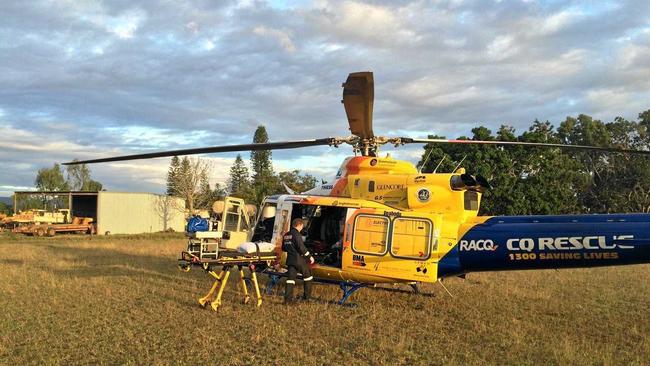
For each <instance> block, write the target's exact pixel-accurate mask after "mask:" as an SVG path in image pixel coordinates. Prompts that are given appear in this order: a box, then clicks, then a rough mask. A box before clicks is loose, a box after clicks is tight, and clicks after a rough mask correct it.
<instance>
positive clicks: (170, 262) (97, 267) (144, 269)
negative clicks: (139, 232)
mask: <svg viewBox="0 0 650 366" xmlns="http://www.w3.org/2000/svg"><path fill="white" fill-rule="evenodd" d="M44 248H46V249H47V250H48V251H49V252H51V253H52V254H51V255H48V257H49V258H53V259H55V260H65V258H71V257H72V258H74V260H79V261H83V262H84V265H83V266H79V267H74V268H70V269H57V268H52V271H53V273H55V274H58V275H63V276H68V277H77V278H88V277H105V276H134V275H137V276H141V277H142V276H144V277H150V278H154V279H164V280H170V279H174V280H178V279H180V277H179V276H177V275H175V273H174V271H177V266H176V258H172V257H168V258H167V257H159V256H155V255H151V256H149V255H141V254H129V253H124V252H122V251H119V250H113V249H105V248H84V247H67V246H57V245H46V246H44ZM38 265H40V266H42V265H47V260H46V261H42V262H39V264H38ZM178 274H180V272H179V273H178Z"/></svg>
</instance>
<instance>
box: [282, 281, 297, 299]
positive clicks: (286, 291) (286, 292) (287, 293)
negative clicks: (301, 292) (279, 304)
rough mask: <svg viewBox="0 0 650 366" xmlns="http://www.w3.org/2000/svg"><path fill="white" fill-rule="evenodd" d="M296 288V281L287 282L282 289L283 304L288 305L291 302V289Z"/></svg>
mask: <svg viewBox="0 0 650 366" xmlns="http://www.w3.org/2000/svg"><path fill="white" fill-rule="evenodd" d="M294 286H296V281H294V280H287V283H286V286H285V288H284V303H285V304H290V303H292V302H293V288H294Z"/></svg>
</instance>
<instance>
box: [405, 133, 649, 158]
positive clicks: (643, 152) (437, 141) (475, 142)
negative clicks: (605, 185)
mask: <svg viewBox="0 0 650 366" xmlns="http://www.w3.org/2000/svg"><path fill="white" fill-rule="evenodd" d="M401 141H402V142H403V143H405V144H413V143H416V144H417V143H421V144H428V143H433V144H470V145H500V146H536V147H557V148H560V149H573V150H594V151H605V152H614V153H624V154H640V155H650V151H649V150H632V149H621V148H617V147H603V146H588V145H566V144H547V143H543V142H522V141H485V140H446V139H417V138H415V139H414V138H410V137H402V138H401Z"/></svg>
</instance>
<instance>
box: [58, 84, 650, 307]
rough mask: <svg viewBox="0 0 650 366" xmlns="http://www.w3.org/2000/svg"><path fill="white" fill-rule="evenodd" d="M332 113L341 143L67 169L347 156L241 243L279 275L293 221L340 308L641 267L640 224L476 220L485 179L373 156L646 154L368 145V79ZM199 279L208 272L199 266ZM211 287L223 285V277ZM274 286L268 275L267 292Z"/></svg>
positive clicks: (266, 205)
mask: <svg viewBox="0 0 650 366" xmlns="http://www.w3.org/2000/svg"><path fill="white" fill-rule="evenodd" d="M342 103H343V105H344V108H345V112H346V115H347V120H348V124H349V129H350V132H351V136H348V137H327V138H318V139H306V140H295V141H281V142H269V143H254V144H241V145H227V146H213V147H203V148H193V149H183V150H173V151H161V152H152V153H144V154H136V155H126V156H118V157H109V158H99V159H93V160H85V161H74V162H70V163H66V164H91V163H102V162H114V161H124V160H136V159H150V158H158V157H169V156H178V155H191V154H207V153H222V152H236V151H258V150H281V149H297V148H303V147H313V146H329V147H339V146H341V145H344V144H347V145H350V146H351V147H352V151H353V156H350V157H348V158H345V159H344V161H343V162H342V164H341V166H340V169H339V170H338V172H337V173H336V176H335V177H334V178H333V179H332V180H330V181H328V182H325V181H324V182H323V183H322V184H320V185H318V186H317V187H315V188H314V189H312V190H309V191H307V192H301V193H296V192H291V191H290V192H289V193H288V194H277V195H273V196H269V197H266V198H265V199H264V200H263V202H262V204H261V207H260V210H258V216H257V220H256V223H255V224H254V225H251V226H252V228H251V229H250V230H249V231H248V236H247V238H246V239H247V240H248V241H252V242H259V241H265V242H269V243H271V244H274V245H275V246H274V247H275V250H274V251H273V253H272V256H273V257H274V258H275V264H276V265H279V266H282V265H283V262H284V255H283V253H282V251H281V246H282V237H283V235H284V234H285V233H286V232H287V231H288V230H289V229H290V223H291V221H292V220H293V219H295V218H303V219H304V220H305V222H306V225H305V229H304V231H303V233H302V234H303V236H304V239H305V244H306V246H307V248H308V249H309V251H310V253H312V254H313V256H314V257H315V258H316V263H315V264H314V265H313V268H312V274H313V276H314V279H315V280H317V281H322V282H328V283H336V284H339V285H340V286H341V289H342V290H343V297H342V299H341V301H340V303H343V302H345V301H346V299H347V298H348V297H349V296H350V295H351V294H352V293H354V292H355V291H357V290H358V289H360V288H362V287H365V286H369V285H375V284H381V283H391V284H395V283H407V284H417V283H433V282H436V281H440V280H441V279H443V278H446V277H451V276H461V277H462V276H464V275H465V274H467V273H470V272H478V271H504V270H524V269H550V268H576V267H597V266H611V265H628V264H640V263H650V230H649V228H650V214H602V215H533V216H479V208H480V205H481V198H482V195H483V193H485V192H486V191H487V190H489V189H490V188H491V187H490V183H489V182H488V181H487V179H485V178H484V177H481V176H473V175H471V174H468V173H467V172H466V171H465V169H463V168H458V169H457V170H455V171H454V172H451V173H422V172H420V171H418V169H417V168H416V167H415V166H414V165H413V164H412V163H411V162H408V161H402V160H397V159H393V158H392V157H390V156H389V155H386V156H384V157H381V156H380V154H379V150H380V147H381V146H383V145H393V146H395V147H399V146H403V145H407V144H477V145H498V146H504V148H507V146H533V147H547V148H555V149H576V150H584V151H603V152H609V153H626V154H643V155H650V151H645V150H629V149H619V148H613V147H601V146H585V145H564V144H549V143H535V142H520V141H481V140H448V139H433V138H412V137H384V136H376V135H375V134H374V132H373V125H372V118H373V103H374V78H373V74H372V72H369V71H364V72H355V73H351V74H349V75H348V78H347V80H346V81H345V83H343V100H342ZM195 262H196V261H195ZM199 262H200V261H199ZM203 264H204V265H205V263H203ZM204 268H205V269H206V270H210V266H209V265H208V266H207V267H206V266H204ZM240 270H241V268H240ZM213 275H214V276H215V277H216V278H217V280H219V279H220V277H221V278H223V272H222V274H221V275H219V276H217V275H216V274H214V272H213ZM277 278H278V273H277V272H276V273H275V274H274V275H273V277H272V281H271V285H272V284H274V283H275V282H277ZM256 285H257V283H256ZM215 286H216V282H215ZM214 289H215V287H214V286H213V289H212V290H211V292H214ZM414 289H415V288H414ZM221 291H222V290H220V292H219V296H221ZM206 298H207V297H206ZM204 300H205V298H204ZM258 305H259V304H258ZM215 310H216V309H215Z"/></svg>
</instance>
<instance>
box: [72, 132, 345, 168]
mask: <svg viewBox="0 0 650 366" xmlns="http://www.w3.org/2000/svg"><path fill="white" fill-rule="evenodd" d="M334 141H335V139H334V138H331V137H328V138H323V139H312V140H296V141H281V142H268V143H261V144H242V145H226V146H212V147H199V148H196V149H182V150H168V151H158V152H152V153H145V154H134V155H123V156H115V157H110V158H100V159H91V160H82V161H70V162H67V163H63V165H76V164H94V163H108V162H111V161H125V160H139V159H151V158H162V157H166V156H178V155H195V154H208V153H222V152H235V151H258V150H283V149H297V148H300V147H308V146H320V145H331V144H333V142H334Z"/></svg>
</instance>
